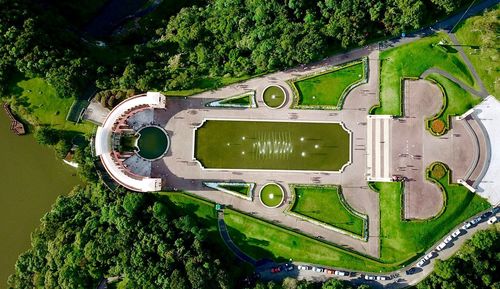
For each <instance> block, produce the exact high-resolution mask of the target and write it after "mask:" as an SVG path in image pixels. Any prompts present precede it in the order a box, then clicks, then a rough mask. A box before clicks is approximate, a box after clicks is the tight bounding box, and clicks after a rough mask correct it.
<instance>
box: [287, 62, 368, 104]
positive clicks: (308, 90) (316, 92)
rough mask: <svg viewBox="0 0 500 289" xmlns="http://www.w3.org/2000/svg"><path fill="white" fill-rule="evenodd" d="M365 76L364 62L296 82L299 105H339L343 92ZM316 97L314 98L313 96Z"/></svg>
mask: <svg viewBox="0 0 500 289" xmlns="http://www.w3.org/2000/svg"><path fill="white" fill-rule="evenodd" d="M362 78H363V63H362V62H361V63H358V64H354V65H351V66H348V67H345V68H341V69H339V70H335V71H332V72H330V73H326V74H322V75H319V76H316V77H312V78H308V79H304V80H300V81H297V82H295V83H294V84H295V86H296V87H297V91H298V92H299V98H300V99H299V105H328V106H338V105H339V100H340V97H341V96H342V92H344V90H345V89H346V88H347V87H348V86H350V85H352V84H353V83H355V82H358V81H360V80H361V79H362ZM313 97H314V98H313Z"/></svg>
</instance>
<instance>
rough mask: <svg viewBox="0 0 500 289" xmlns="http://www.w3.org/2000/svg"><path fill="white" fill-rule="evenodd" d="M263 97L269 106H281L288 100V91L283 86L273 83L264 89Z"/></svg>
mask: <svg viewBox="0 0 500 289" xmlns="http://www.w3.org/2000/svg"><path fill="white" fill-rule="evenodd" d="M262 98H263V100H264V103H265V104H266V105H267V106H268V107H270V108H280V107H282V106H283V105H284V104H285V102H286V93H285V90H284V89H283V88H282V87H281V86H278V85H271V86H268V87H266V89H264V92H263V94H262Z"/></svg>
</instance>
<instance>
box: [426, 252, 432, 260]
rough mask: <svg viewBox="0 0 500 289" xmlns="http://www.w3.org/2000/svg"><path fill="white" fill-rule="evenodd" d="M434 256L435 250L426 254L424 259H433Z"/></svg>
mask: <svg viewBox="0 0 500 289" xmlns="http://www.w3.org/2000/svg"><path fill="white" fill-rule="evenodd" d="M432 257H434V252H430V253H429V254H427V255H425V257H424V259H425V260H430V259H432Z"/></svg>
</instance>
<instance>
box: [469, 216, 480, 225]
mask: <svg viewBox="0 0 500 289" xmlns="http://www.w3.org/2000/svg"><path fill="white" fill-rule="evenodd" d="M479 222H481V217H477V218H475V219H474V220H472V221H470V223H471V224H472V225H476V224H477V223H479Z"/></svg>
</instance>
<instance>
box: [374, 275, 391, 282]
mask: <svg viewBox="0 0 500 289" xmlns="http://www.w3.org/2000/svg"><path fill="white" fill-rule="evenodd" d="M389 279H390V278H389V277H386V276H377V280H379V281H385V280H389Z"/></svg>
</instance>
